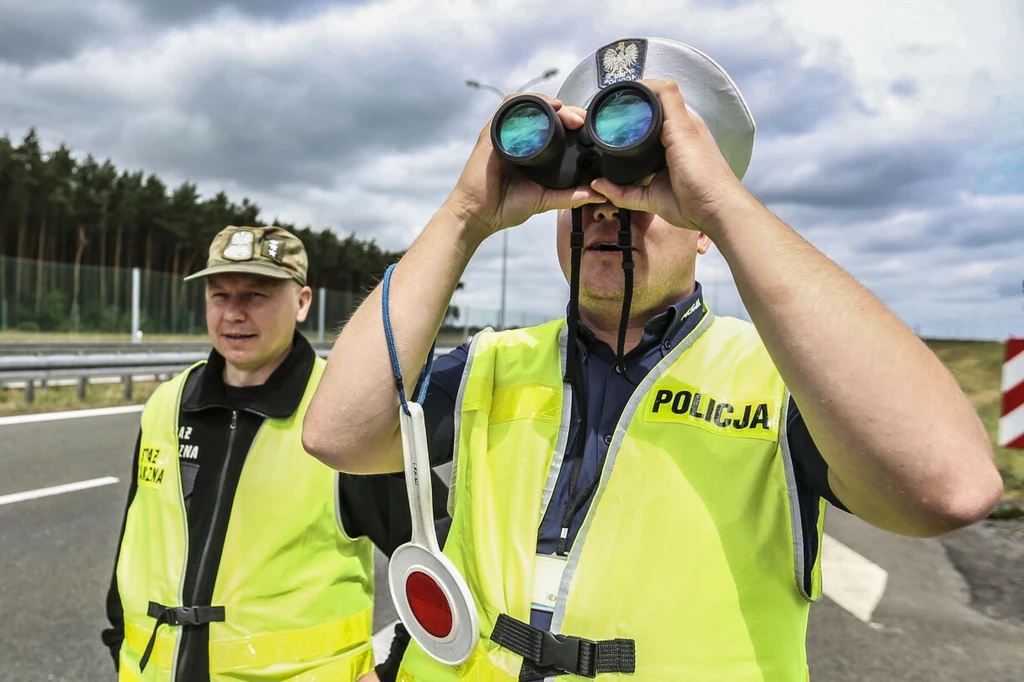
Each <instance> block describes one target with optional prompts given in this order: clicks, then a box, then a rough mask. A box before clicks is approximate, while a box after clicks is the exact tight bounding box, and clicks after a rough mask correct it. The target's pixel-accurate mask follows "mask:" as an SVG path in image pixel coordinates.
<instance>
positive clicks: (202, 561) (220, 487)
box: [179, 410, 238, 670]
mask: <svg viewBox="0 0 1024 682" xmlns="http://www.w3.org/2000/svg"><path fill="white" fill-rule="evenodd" d="M237 426H238V410H231V426H230V431H229V432H228V446H227V448H225V453H224V463H223V464H221V469H220V478H219V479H218V481H217V494H216V495H215V496H214V498H213V514H212V515H211V517H210V528H209V530H208V531H207V532H206V540H204V541H203V551H202V553H201V554H200V555H199V569H198V570H197V571H196V578H195V581H194V582H193V584H192V599H191V600H190V602H189V604H190V605H191V606H197V604H196V599H198V598H199V590H200V588H201V587H202V586H203V584H204V580H203V577H204V575H205V573H206V564H207V560H208V559H209V555H210V543H211V542H212V541H213V531H214V529H215V528H216V527H217V519H218V518H219V517H220V515H221V513H222V510H221V507H222V506H223V505H222V502H223V498H224V487H225V485H226V483H227V477H228V464H229V463H230V462H231V454H232V450H233V449H234V444H235V433H237V429H236V427H237ZM186 570H187V568H186ZM200 606H201V605H200ZM188 652H189V647H184V648H183V650H182V654H183V656H182V659H181V661H179V663H181V665H180V666H179V670H182V669H184V670H187V668H185V667H184V664H185V662H187V660H188Z"/></svg>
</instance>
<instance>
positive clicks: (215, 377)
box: [182, 331, 316, 419]
mask: <svg viewBox="0 0 1024 682" xmlns="http://www.w3.org/2000/svg"><path fill="white" fill-rule="evenodd" d="M315 359H316V351H314V350H313V346H312V345H310V343H309V341H307V340H306V337H304V336H303V335H302V334H300V333H299V332H298V331H296V332H295V336H294V337H293V339H292V349H291V351H290V352H289V353H288V357H286V358H285V359H284V362H282V363H281V364H280V365H279V366H278V367H277V369H275V370H274V372H273V374H271V375H270V377H269V378H268V379H267V380H266V382H264V383H263V384H262V385H261V386H259V387H255V388H256V390H255V391H254V393H255V395H254V397H253V399H252V400H251V401H250V402H249V403H248V405H247V408H246V409H247V410H248V411H250V412H255V413H257V414H260V415H262V416H264V417H268V418H272V419H285V418H287V417H290V416H292V415H293V414H294V413H295V410H296V409H298V407H299V403H300V402H301V401H302V396H303V395H304V394H305V392H306V385H307V384H308V382H309V375H310V373H311V372H312V371H313V362H314V361H315ZM201 371H202V375H201V377H200V378H199V381H198V382H197V383H196V386H195V388H194V389H193V390H192V391H191V392H190V393H189V394H188V395H187V396H184V397H183V399H182V409H183V410H185V411H186V412H193V411H196V410H204V409H207V408H211V407H223V408H227V409H234V406H233V405H232V404H231V400H230V399H229V398H228V395H227V392H226V391H225V389H224V356H222V355H221V354H220V353H218V352H217V351H216V349H211V350H210V356H209V358H208V359H207V361H206V364H205V365H204V366H203V367H202V368H201Z"/></svg>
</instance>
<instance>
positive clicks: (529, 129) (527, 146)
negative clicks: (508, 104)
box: [498, 102, 551, 157]
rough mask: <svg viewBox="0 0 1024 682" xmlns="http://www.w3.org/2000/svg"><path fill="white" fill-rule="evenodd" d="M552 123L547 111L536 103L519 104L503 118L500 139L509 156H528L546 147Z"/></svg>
mask: <svg viewBox="0 0 1024 682" xmlns="http://www.w3.org/2000/svg"><path fill="white" fill-rule="evenodd" d="M550 125H551V123H550V121H549V120H548V115H547V113H546V112H545V111H544V110H543V109H541V108H540V107H539V106H537V105H536V104H534V103H532V102H526V103H523V104H518V105H516V106H515V107H513V108H512V110H511V111H509V112H508V113H507V114H506V115H505V117H504V118H503V119H502V121H501V130H500V131H499V133H498V139H499V141H500V143H501V147H502V149H503V150H504V151H505V153H507V154H508V155H509V156H515V157H527V156H530V155H532V154H535V153H537V152H538V151H540V150H541V149H542V148H543V147H544V143H545V142H546V141H547V139H548V129H549V128H550Z"/></svg>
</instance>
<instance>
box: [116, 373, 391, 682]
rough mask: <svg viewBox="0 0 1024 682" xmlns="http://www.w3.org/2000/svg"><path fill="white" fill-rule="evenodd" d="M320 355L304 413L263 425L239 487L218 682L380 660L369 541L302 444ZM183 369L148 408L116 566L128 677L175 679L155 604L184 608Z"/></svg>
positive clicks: (293, 677)
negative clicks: (352, 526) (348, 521)
mask: <svg viewBox="0 0 1024 682" xmlns="http://www.w3.org/2000/svg"><path fill="white" fill-rule="evenodd" d="M325 364H326V363H325V362H324V360H322V359H320V358H317V359H316V361H315V363H314V366H313V371H312V373H311V375H310V378H309V382H308V384H307V386H306V391H305V394H304V395H303V397H302V401H301V403H300V405H299V408H298V409H297V410H296V411H295V413H294V414H293V415H292V416H291V417H289V418H287V419H267V420H265V421H264V423H263V425H262V426H261V428H260V430H259V433H258V434H257V435H256V438H255V440H254V442H253V444H252V447H251V449H250V451H249V453H248V456H247V457H246V460H245V464H244V466H243V469H242V474H241V477H240V479H239V481H238V489H237V491H236V492H235V496H234V502H233V504H232V507H231V517H230V520H229V522H228V528H227V535H226V537H225V540H224V550H223V554H222V556H221V560H220V564H219V566H218V572H217V578H216V582H215V586H214V590H213V599H212V606H223V607H224V613H225V618H224V621H223V622H213V623H210V625H209V628H210V633H209V637H210V642H209V655H210V679H211V680H213V681H215V682H216V681H220V680H232V681H238V680H251V681H253V682H257V681H259V682H271V681H277V680H289V681H291V682H301V681H306V682H314V681H315V680H328V679H329V680H355V679H357V678H358V677H359V676H360V675H362V674H363V673H365V672H368V671H369V670H371V669H372V667H373V665H374V661H373V647H372V616H373V596H374V594H373V591H374V583H373V545H372V544H371V543H370V541H369V540H368V539H366V538H360V539H357V540H354V539H352V538H349V537H348V536H347V535H346V534H345V533H344V531H343V530H342V528H341V527H340V520H339V518H338V516H337V512H336V505H335V497H336V494H337V492H336V491H337V478H336V476H337V474H336V472H334V471H333V470H332V469H330V468H329V467H327V466H325V465H324V464H322V463H321V462H319V461H317V460H316V459H315V458H313V457H312V456H310V455H309V454H308V453H307V452H306V451H305V450H304V449H303V447H302V420H303V416H304V415H305V413H306V409H307V408H308V406H309V402H310V400H311V399H312V397H313V393H314V391H315V390H316V386H317V384H318V383H319V381H320V377H321V376H323V371H324V366H325ZM187 375H188V371H186V372H184V373H182V374H180V375H178V376H177V377H175V378H174V379H172V380H170V381H169V382H167V383H165V384H163V385H162V386H160V387H159V388H158V389H157V390H156V392H155V393H154V394H153V396H152V397H151V398H150V399H149V401H148V402H147V404H146V407H145V409H144V411H143V413H142V439H141V446H140V452H139V474H138V491H137V492H136V494H135V499H134V500H133V501H132V504H131V506H130V508H129V509H128V514H127V518H126V522H125V531H124V538H123V540H122V545H121V552H120V555H119V557H118V563H117V585H118V590H119V591H120V596H121V602H122V605H123V608H124V619H125V639H124V643H123V644H122V646H121V651H120V664H119V669H120V679H121V680H132V681H136V680H140V681H141V680H146V681H150V680H152V681H161V682H163V681H166V680H175V681H176V682H179V681H180V682H187V681H185V680H180V678H176V671H175V668H174V667H175V664H176V659H177V655H178V645H179V639H180V633H181V627H170V626H168V625H162V626H161V627H160V628H159V630H158V631H157V639H156V645H155V647H154V650H153V653H152V655H151V658H150V659H149V661H148V662H147V665H146V667H145V670H144V671H143V672H141V673H140V670H139V662H140V659H141V657H142V655H143V652H144V651H145V649H146V645H147V643H148V642H149V639H150V636H151V634H152V633H153V629H154V625H155V623H156V620H155V619H154V618H152V617H150V616H149V615H148V612H147V610H148V605H149V603H150V602H155V603H157V604H161V605H165V606H180V605H183V604H184V603H185V602H184V598H185V595H183V594H182V589H183V581H184V575H185V565H186V562H187V557H186V554H187V550H188V540H187V534H188V524H187V521H186V516H185V506H184V499H183V496H182V489H181V481H180V473H179V464H178V438H177V434H178V424H177V421H178V407H179V404H180V400H181V391H182V388H183V386H184V383H185V377H186V376H187Z"/></svg>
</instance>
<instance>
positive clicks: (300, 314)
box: [295, 286, 313, 323]
mask: <svg viewBox="0 0 1024 682" xmlns="http://www.w3.org/2000/svg"><path fill="white" fill-rule="evenodd" d="M312 302H313V290H312V289H311V288H310V287H309V286H303V287H302V288H301V289H300V290H299V309H298V311H296V313H295V321H296V322H299V323H302V322H305V321H306V316H308V315H309V306H310V304H312Z"/></svg>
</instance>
